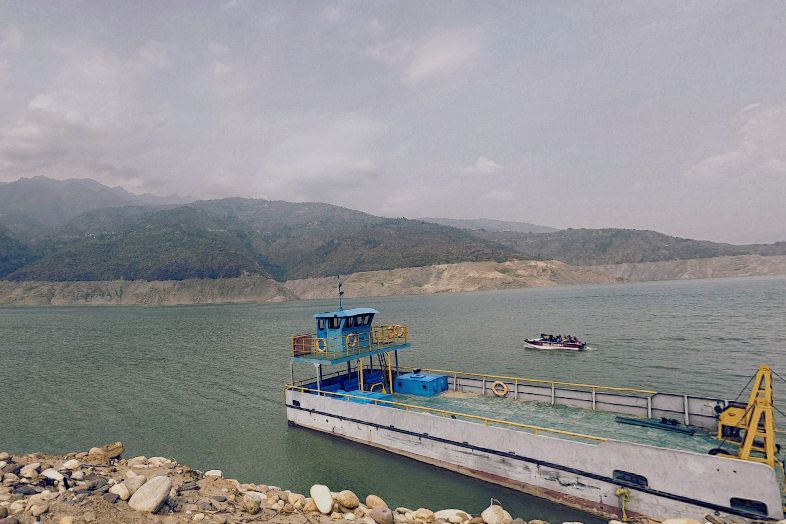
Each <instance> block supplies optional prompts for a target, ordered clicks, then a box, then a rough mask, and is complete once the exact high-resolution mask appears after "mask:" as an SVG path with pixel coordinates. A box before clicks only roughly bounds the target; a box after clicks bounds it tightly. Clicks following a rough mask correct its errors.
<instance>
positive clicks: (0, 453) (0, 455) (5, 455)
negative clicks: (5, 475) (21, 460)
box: [0, 451, 11, 460]
mask: <svg viewBox="0 0 786 524" xmlns="http://www.w3.org/2000/svg"><path fill="white" fill-rule="evenodd" d="M10 458H11V455H10V454H9V453H8V452H7V451H0V460H8V459H10Z"/></svg>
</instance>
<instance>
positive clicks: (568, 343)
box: [524, 335, 588, 351]
mask: <svg viewBox="0 0 786 524" xmlns="http://www.w3.org/2000/svg"><path fill="white" fill-rule="evenodd" d="M524 347H526V348H531V349H563V350H567V351H586V350H587V349H588V348H587V343H586V342H582V341H581V340H579V339H577V338H576V337H567V338H565V337H552V336H545V335H541V336H540V338H525V339H524Z"/></svg>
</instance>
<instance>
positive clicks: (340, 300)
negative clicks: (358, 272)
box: [336, 275, 344, 311]
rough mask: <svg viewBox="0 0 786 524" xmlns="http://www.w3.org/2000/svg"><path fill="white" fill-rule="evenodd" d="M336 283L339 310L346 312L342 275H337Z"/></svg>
mask: <svg viewBox="0 0 786 524" xmlns="http://www.w3.org/2000/svg"><path fill="white" fill-rule="evenodd" d="M336 282H337V283H338V309H339V311H344V290H343V289H341V286H342V285H343V282H341V275H336Z"/></svg>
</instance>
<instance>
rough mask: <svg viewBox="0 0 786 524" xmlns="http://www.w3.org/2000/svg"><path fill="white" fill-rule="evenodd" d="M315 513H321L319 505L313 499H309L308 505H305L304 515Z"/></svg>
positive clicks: (307, 500)
mask: <svg viewBox="0 0 786 524" xmlns="http://www.w3.org/2000/svg"><path fill="white" fill-rule="evenodd" d="M315 511H319V508H318V507H317V503H316V502H314V499H312V498H311V497H309V498H307V499H306V503H305V504H303V513H314V512H315Z"/></svg>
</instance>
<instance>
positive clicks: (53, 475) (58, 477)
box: [41, 468, 63, 482]
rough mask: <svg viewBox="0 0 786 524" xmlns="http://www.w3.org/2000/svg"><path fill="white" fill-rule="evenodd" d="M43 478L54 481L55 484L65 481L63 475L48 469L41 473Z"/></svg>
mask: <svg viewBox="0 0 786 524" xmlns="http://www.w3.org/2000/svg"><path fill="white" fill-rule="evenodd" d="M41 476H42V477H46V478H48V479H49V480H54V481H55V482H60V481H61V480H63V474H62V473H60V472H59V471H57V470H56V469H54V468H47V469H45V470H44V471H42V472H41Z"/></svg>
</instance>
